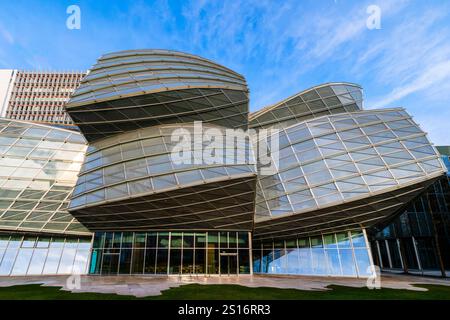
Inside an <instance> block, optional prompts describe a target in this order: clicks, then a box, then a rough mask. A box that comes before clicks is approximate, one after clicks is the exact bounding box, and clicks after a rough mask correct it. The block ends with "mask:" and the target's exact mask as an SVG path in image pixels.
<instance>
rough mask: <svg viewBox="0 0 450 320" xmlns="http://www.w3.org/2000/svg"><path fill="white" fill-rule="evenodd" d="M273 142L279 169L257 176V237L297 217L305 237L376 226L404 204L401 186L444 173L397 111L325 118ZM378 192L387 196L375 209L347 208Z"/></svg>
mask: <svg viewBox="0 0 450 320" xmlns="http://www.w3.org/2000/svg"><path fill="white" fill-rule="evenodd" d="M277 138H279V140H280V142H279V147H280V148H279V152H275V153H273V154H272V157H273V158H275V157H276V158H278V159H279V167H278V172H277V174H275V175H272V176H266V177H263V176H262V177H259V179H258V186H257V198H256V223H257V225H256V234H258V233H259V234H267V236H274V235H276V233H278V232H279V231H283V232H285V231H286V230H280V229H282V228H283V227H282V226H279V227H278V229H279V230H277V229H276V228H274V230H273V231H274V232H273V233H271V232H270V229H271V228H270V227H271V226H275V225H276V224H277V219H278V218H280V217H284V218H286V217H289V216H291V217H292V219H297V221H300V220H302V218H303V220H304V223H303V225H302V228H303V232H307V231H308V232H310V231H314V230H315V231H326V230H329V229H330V228H332V227H333V226H334V227H339V228H342V227H345V226H346V225H347V226H348V227H354V226H355V225H357V224H360V225H367V224H374V223H375V222H376V220H377V219H384V218H386V217H387V216H389V215H391V214H393V213H394V212H395V211H396V210H398V206H399V205H401V204H402V203H403V202H404V200H405V199H402V200H401V201H398V200H399V199H398V197H397V196H398V193H399V192H400V193H402V194H403V195H404V193H405V192H404V191H405V190H406V189H405V190H403V191H402V188H408V187H410V186H411V185H414V184H418V183H423V182H427V181H429V180H430V179H433V178H436V177H439V176H441V175H442V174H443V173H444V172H445V168H444V166H443V164H442V162H441V160H440V157H439V154H438V153H437V152H436V150H435V148H433V147H432V146H431V144H430V142H429V141H428V139H427V137H426V134H425V133H424V132H423V131H422V130H421V129H420V128H419V127H418V125H417V124H416V123H415V122H414V121H413V120H412V119H411V117H410V116H409V115H408V114H407V113H406V112H405V111H404V110H403V109H383V110H370V111H359V112H352V113H346V114H342V115H341V114H339V115H332V116H323V117H321V118H317V119H314V120H307V121H304V122H302V123H298V124H295V125H291V126H289V127H287V128H284V129H282V130H281V131H280V133H279V134H278V136H277ZM382 193H385V194H386V196H385V197H384V198H385V200H387V199H389V198H392V199H391V201H384V203H383V204H381V203H379V205H378V207H379V208H377V209H376V210H375V211H376V212H373V209H370V205H367V203H366V210H365V211H366V212H365V213H363V212H360V213H357V212H355V215H354V213H353V212H351V211H349V210H348V209H349V208H350V206H351V202H352V201H356V200H358V201H361V199H364V198H367V199H368V201H369V202H370V201H371V200H374V199H375V198H374V197H375V196H376V195H379V194H382ZM408 193H409V194H410V197H411V198H412V197H413V196H414V194H413V193H411V192H409V191H408ZM344 204H346V206H345V207H342V209H341V210H337V208H336V207H335V206H337V205H344ZM359 205H361V203H359ZM383 207H386V208H388V207H391V208H392V210H390V211H389V210H383V209H384V208H383ZM326 208H329V210H325V209H326ZM346 210H347V211H346ZM310 212H311V214H308V213H310ZM371 213H372V214H371ZM324 217H326V219H324ZM271 219H273V221H268V220H271ZM333 222H334V224H333ZM260 223H261V224H260ZM258 224H260V226H261V228H260V230H259V231H258ZM288 225H289V219H288V218H286V219H285V220H284V226H285V227H288ZM289 227H292V225H290V226H289ZM306 228H307V229H306ZM298 231H300V230H298ZM291 232H292V233H294V232H295V230H294V229H292V230H291Z"/></svg>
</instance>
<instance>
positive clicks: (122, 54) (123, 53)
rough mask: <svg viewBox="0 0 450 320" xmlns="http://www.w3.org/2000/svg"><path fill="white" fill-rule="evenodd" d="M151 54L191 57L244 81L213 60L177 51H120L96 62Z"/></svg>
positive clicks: (107, 54) (102, 57)
mask: <svg viewBox="0 0 450 320" xmlns="http://www.w3.org/2000/svg"><path fill="white" fill-rule="evenodd" d="M151 53H156V54H163V55H168V56H172V55H173V56H177V55H178V56H180V55H181V56H186V57H193V58H196V59H199V60H203V61H205V62H208V63H211V64H214V65H216V66H219V67H221V68H223V69H226V70H227V71H229V72H231V73H234V74H235V75H237V76H239V77H242V78H244V79H245V77H244V76H243V75H242V74H240V73H238V72H236V71H234V70H232V69H230V68H228V67H225V66H224V65H221V64H219V63H217V62H215V61H213V60H210V59H207V58H204V57H202V56H199V55H196V54H191V53H187V52H183V51H178V50H167V49H132V50H122V51H114V52H109V53H105V54H103V55H101V56H100V58H98V60H97V61H99V60H109V59H114V58H118V57H129V56H139V55H146V54H151Z"/></svg>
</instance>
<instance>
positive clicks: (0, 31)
mask: <svg viewBox="0 0 450 320" xmlns="http://www.w3.org/2000/svg"><path fill="white" fill-rule="evenodd" d="M0 36H1V37H2V38H3V39H4V40H5V41H6V42H7V43H9V44H14V37H13V35H12V34H11V33H10V32H9V31H8V30H6V29H5V28H4V27H3V26H1V25H0Z"/></svg>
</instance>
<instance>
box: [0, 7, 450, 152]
mask: <svg viewBox="0 0 450 320" xmlns="http://www.w3.org/2000/svg"><path fill="white" fill-rule="evenodd" d="M72 4H76V5H78V6H80V8H81V29H80V30H69V29H68V28H67V27H66V19H67V17H68V15H67V14H66V8H67V7H68V6H69V5H72ZM371 4H374V5H377V6H379V7H380V9H381V29H379V30H376V29H375V30H370V29H368V28H367V27H366V20H367V18H368V17H369V14H368V13H367V12H366V10H367V7H368V6H369V5H371ZM136 48H164V49H173V50H180V51H185V52H190V53H194V54H198V55H201V56H203V57H206V58H209V59H212V60H215V61H217V62H219V63H221V64H223V65H225V66H227V67H229V68H232V69H234V70H236V71H237V72H240V73H241V74H243V75H244V76H245V77H246V78H247V81H248V84H249V87H250V94H251V103H250V104H251V110H252V111H255V110H257V109H259V108H261V107H263V106H266V105H268V104H272V103H274V102H277V101H279V100H282V99H284V98H286V97H288V96H290V95H292V94H295V93H297V92H299V91H301V90H303V89H306V88H308V87H311V86H313V85H317V84H320V83H323V82H329V81H348V82H355V83H358V84H360V85H362V86H363V88H364V90H365V98H366V102H365V107H366V108H376V107H405V108H406V109H407V110H408V111H409V112H410V113H411V114H412V115H413V116H414V118H415V120H416V121H417V122H419V123H420V124H421V126H422V128H423V129H424V130H425V131H427V132H429V134H430V138H431V139H432V141H433V142H435V143H436V144H437V145H440V144H441V145H442V144H447V145H450V134H449V132H450V129H449V128H450V2H449V1H445V0H442V1H436V0H427V1H421V0H410V1H406V0H405V1H402V0H396V1H392V0H391V1H389V0H385V1H377V0H369V1H349V0H315V1H306V0H305V1H301V0H297V1H265V0H255V1H254V0H242V1H240V0H222V1H220V0H211V1H202V0H198V1H187V0H184V1H175V0H173V1H139V0H134V1H131V0H130V1H128V0H108V1H107V0H95V1H94V0H91V1H87V0H86V1H75V0H48V1H44V0H41V1H33V0H14V1H1V2H0V68H18V69H44V70H85V69H88V68H89V67H90V66H91V65H92V64H93V63H94V62H95V60H96V59H97V58H98V57H99V56H100V55H101V54H103V53H106V52H111V51H117V50H124V49H136Z"/></svg>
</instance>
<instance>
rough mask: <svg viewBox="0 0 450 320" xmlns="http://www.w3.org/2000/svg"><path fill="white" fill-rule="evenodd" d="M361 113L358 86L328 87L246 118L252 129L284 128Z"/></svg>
mask: <svg viewBox="0 0 450 320" xmlns="http://www.w3.org/2000/svg"><path fill="white" fill-rule="evenodd" d="M362 109H363V93H362V89H361V87H360V86H358V85H356V84H351V83H327V84H323V85H320V86H316V87H313V88H310V89H307V90H305V91H302V92H300V93H297V94H295V95H293V96H292V97H289V98H287V99H285V100H283V101H281V102H278V103H276V104H274V105H272V106H268V107H266V108H263V109H261V110H259V111H256V112H254V113H252V114H250V116H249V126H250V127H251V128H286V127H288V126H290V125H293V124H297V123H299V122H302V121H305V120H308V119H313V118H318V117H322V116H325V115H332V114H336V113H346V112H354V111H360V110H362Z"/></svg>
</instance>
